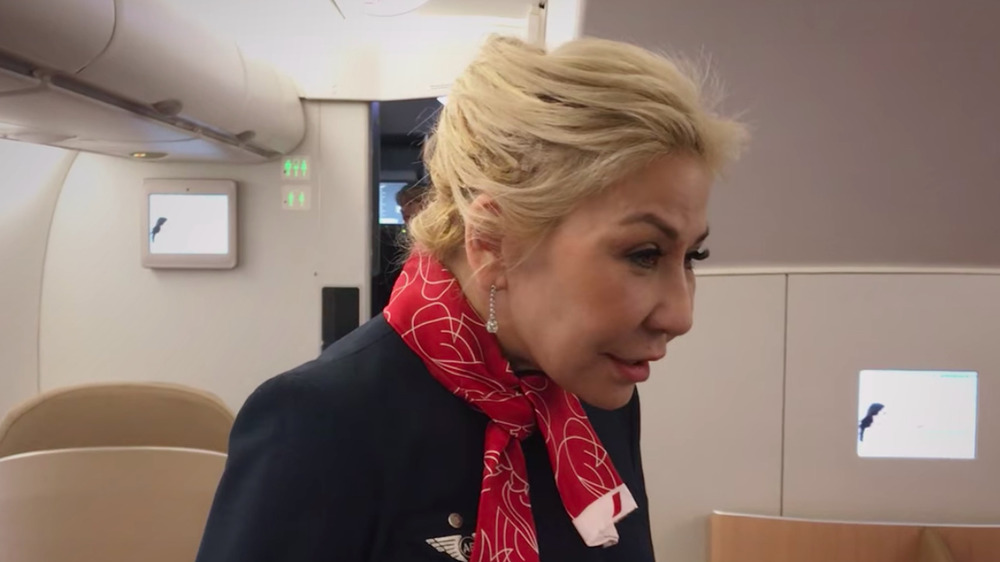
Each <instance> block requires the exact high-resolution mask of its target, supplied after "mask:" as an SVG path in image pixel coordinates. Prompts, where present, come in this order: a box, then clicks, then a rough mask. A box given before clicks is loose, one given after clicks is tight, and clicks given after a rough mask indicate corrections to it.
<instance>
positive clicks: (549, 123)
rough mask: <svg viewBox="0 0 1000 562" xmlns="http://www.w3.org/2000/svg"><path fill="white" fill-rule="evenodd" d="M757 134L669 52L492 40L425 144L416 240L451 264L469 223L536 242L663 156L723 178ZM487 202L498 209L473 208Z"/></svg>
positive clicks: (603, 43)
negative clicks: (698, 163) (721, 109)
mask: <svg viewBox="0 0 1000 562" xmlns="http://www.w3.org/2000/svg"><path fill="white" fill-rule="evenodd" d="M746 136H747V135H746V130H745V128H744V127H743V125H741V124H739V123H737V122H736V121H733V120H729V119H725V118H722V117H719V116H716V115H715V114H714V113H712V111H711V109H710V108H709V107H707V100H705V99H703V93H702V91H701V85H700V83H699V81H698V80H696V78H694V75H693V74H689V73H685V72H684V71H683V70H682V69H681V65H680V64H679V63H676V62H673V61H671V60H670V59H668V58H666V57H663V56H659V55H656V54H653V53H651V52H648V51H646V50H643V49H641V48H639V47H636V46H633V45H629V44H625V43H619V42H614V41H608V40H601V39H590V38H587V39H578V40H575V41H571V42H569V43H566V44H564V45H563V46H561V47H559V48H558V49H556V50H554V51H552V52H550V53H546V52H545V51H544V50H543V49H541V48H539V47H535V46H531V45H529V44H527V43H525V42H524V41H521V40H519V39H514V38H510V37H500V36H493V37H491V38H490V39H489V40H488V41H487V42H486V44H485V46H484V47H483V48H482V50H481V51H480V53H479V55H478V56H477V58H476V59H475V60H474V61H473V62H472V64H471V65H469V66H468V67H467V68H466V70H465V71H464V73H463V74H462V75H461V76H460V77H459V78H458V79H457V80H455V82H454V84H453V85H452V88H451V92H450V93H449V96H448V102H447V104H446V105H445V107H444V108H443V109H442V112H441V115H440V117H439V120H438V123H437V126H436V128H435V131H434V133H433V134H432V135H431V137H430V138H429V139H428V141H427V143H426V144H425V146H424V162H425V166H426V168H427V170H428V172H429V174H430V180H431V184H432V186H433V188H432V192H431V193H430V200H429V203H428V204H427V206H426V207H425V208H424V210H423V211H421V212H420V213H419V214H418V215H417V216H416V217H414V219H413V220H412V222H411V224H410V226H409V232H410V236H411V237H412V241H413V243H414V244H415V245H416V246H419V247H421V248H422V249H423V250H425V251H429V252H430V253H431V254H433V255H434V256H435V257H437V258H438V259H441V260H446V259H449V258H450V257H451V256H452V255H454V253H455V252H456V251H457V250H459V249H460V248H462V247H463V246H464V241H465V229H466V227H467V226H469V227H471V228H474V229H475V230H476V231H477V232H481V233H482V234H484V235H485V236H488V237H498V236H500V235H506V236H516V237H519V238H520V239H522V240H528V241H530V240H536V239H538V238H540V237H541V236H543V235H544V234H545V233H546V232H547V231H548V230H549V229H550V228H552V227H553V226H555V225H556V224H558V222H559V220H560V219H561V218H562V217H564V216H566V215H567V214H568V213H569V212H570V211H571V210H572V209H573V207H574V206H575V205H576V204H578V203H579V202H580V201H582V200H584V199H586V198H587V197H589V196H591V195H594V194H596V193H598V192H600V191H601V190H602V189H604V188H606V187H608V186H610V185H613V184H614V183H616V182H618V181H621V180H622V179H623V178H624V177H626V176H627V175H628V174H630V173H632V172H634V171H637V170H639V169H641V168H642V167H644V166H645V165H647V164H648V163H649V162H651V161H652V160H653V159H655V158H656V157H658V156H661V155H664V154H668V153H676V152H688V153H693V154H696V155H698V156H699V157H701V158H702V159H703V160H704V162H705V163H706V164H707V165H708V166H709V167H710V168H711V169H712V170H713V171H714V172H716V173H719V172H721V171H722V169H723V168H724V167H725V165H726V164H728V163H729V162H730V161H732V160H734V159H735V158H736V157H737V156H738V153H739V151H740V148H741V147H742V145H743V143H744V141H745V139H746ZM479 195H486V196H488V197H489V198H490V199H491V200H492V203H493V204H494V205H495V208H492V209H491V208H484V207H483V206H482V205H476V206H473V205H472V203H473V201H474V200H475V199H476V198H477V197H478V196H479Z"/></svg>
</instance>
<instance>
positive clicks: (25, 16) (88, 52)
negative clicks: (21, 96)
mask: <svg viewBox="0 0 1000 562" xmlns="http://www.w3.org/2000/svg"><path fill="white" fill-rule="evenodd" d="M114 27H115V0H6V1H4V2H0V51H7V52H9V53H17V54H18V55H20V56H22V57H24V58H26V59H28V60H31V61H34V62H36V63H38V64H40V65H42V66H45V67H47V68H51V69H54V70H58V71H61V72H70V73H75V72H78V71H79V70H80V69H82V68H83V67H85V66H87V64H88V63H89V62H90V61H92V60H94V59H95V58H97V55H99V54H101V52H102V51H103V50H104V48H105V47H107V46H108V43H110V42H111V35H112V33H113V31H114Z"/></svg>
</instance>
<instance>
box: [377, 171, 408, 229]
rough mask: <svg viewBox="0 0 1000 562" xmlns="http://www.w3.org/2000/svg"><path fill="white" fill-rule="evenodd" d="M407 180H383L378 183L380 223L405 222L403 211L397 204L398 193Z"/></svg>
mask: <svg viewBox="0 0 1000 562" xmlns="http://www.w3.org/2000/svg"><path fill="white" fill-rule="evenodd" d="M404 187H406V182H399V181H383V182H379V184H378V194H379V195H378V223H379V224H403V211H402V209H400V208H399V205H397V204H396V194H397V193H399V190H401V189H403V188H404Z"/></svg>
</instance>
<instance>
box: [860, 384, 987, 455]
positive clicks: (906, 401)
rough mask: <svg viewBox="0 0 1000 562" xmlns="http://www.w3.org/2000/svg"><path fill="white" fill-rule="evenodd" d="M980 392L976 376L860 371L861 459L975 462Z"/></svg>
mask: <svg viewBox="0 0 1000 562" xmlns="http://www.w3.org/2000/svg"><path fill="white" fill-rule="evenodd" d="M977 387H978V373H976V372H975V371H930V370H927V371H924V370H864V371H861V373H860V377H859V382H858V412H857V413H858V415H857V420H858V422H857V427H856V431H857V435H856V440H857V444H858V448H857V450H858V456H859V457H869V458H871V457H878V458H911V459H974V458H976V420H977V410H978V408H977V406H978V401H977V394H978V389H977Z"/></svg>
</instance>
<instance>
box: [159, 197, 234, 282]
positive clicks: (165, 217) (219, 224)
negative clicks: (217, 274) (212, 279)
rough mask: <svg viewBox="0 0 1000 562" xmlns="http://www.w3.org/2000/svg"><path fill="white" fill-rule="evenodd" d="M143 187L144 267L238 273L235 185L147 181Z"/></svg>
mask: <svg viewBox="0 0 1000 562" xmlns="http://www.w3.org/2000/svg"><path fill="white" fill-rule="evenodd" d="M143 187H144V191H145V198H144V202H145V204H144V205H143V207H142V266H143V267H146V268H149V269H161V268H166V269H170V268H174V269H232V268H234V267H236V264H237V261H238V259H237V246H238V240H237V236H236V235H237V228H236V227H237V224H236V222H237V218H238V216H237V212H236V196H237V186H236V182H235V181H232V180H216V179H211V180H195V179H190V180H189V179H147V180H145V181H144V182H143Z"/></svg>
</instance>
